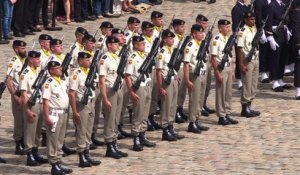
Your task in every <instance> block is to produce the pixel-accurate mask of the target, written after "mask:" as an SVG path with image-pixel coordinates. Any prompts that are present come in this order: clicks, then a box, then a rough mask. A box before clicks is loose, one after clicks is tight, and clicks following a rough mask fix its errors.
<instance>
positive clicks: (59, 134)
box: [46, 112, 68, 164]
mask: <svg viewBox="0 0 300 175" xmlns="http://www.w3.org/2000/svg"><path fill="white" fill-rule="evenodd" d="M67 115H68V114H67V112H65V113H63V114H58V117H59V119H58V122H57V125H56V129H55V132H51V128H49V126H48V125H47V124H46V132H47V154H48V160H49V163H50V164H53V163H56V162H58V161H60V160H61V158H62V155H63V151H62V146H63V143H64V140H65V134H66V128H67V119H68V117H67Z"/></svg>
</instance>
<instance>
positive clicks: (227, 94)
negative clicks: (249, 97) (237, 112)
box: [211, 34, 232, 117]
mask: <svg viewBox="0 0 300 175" xmlns="http://www.w3.org/2000/svg"><path fill="white" fill-rule="evenodd" d="M227 40H228V37H226V38H225V37H224V36H223V35H222V34H218V35H217V36H215V38H214V39H213V42H212V47H211V54H212V55H216V56H217V58H216V59H217V62H218V64H219V63H220V62H221V60H222V58H223V55H224V53H223V50H224V47H225V45H226V43H227ZM230 64H231V58H230V57H229V61H228V62H227V63H226V64H225V67H224V70H223V71H222V73H221V75H222V77H223V85H220V84H219V83H216V113H217V116H218V117H225V116H226V114H228V115H230V114H231V96H232V70H231V67H230ZM216 82H217V81H216Z"/></svg>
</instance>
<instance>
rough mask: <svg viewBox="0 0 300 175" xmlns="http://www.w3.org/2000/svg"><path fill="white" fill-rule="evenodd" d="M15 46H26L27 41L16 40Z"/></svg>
mask: <svg viewBox="0 0 300 175" xmlns="http://www.w3.org/2000/svg"><path fill="white" fill-rule="evenodd" d="M13 46H14V47H19V46H21V47H24V46H26V43H25V42H24V41H21V40H14V42H13Z"/></svg>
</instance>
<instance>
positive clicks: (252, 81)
mask: <svg viewBox="0 0 300 175" xmlns="http://www.w3.org/2000/svg"><path fill="white" fill-rule="evenodd" d="M247 68H248V71H247V72H246V74H241V76H242V82H243V87H242V93H241V103H242V104H248V103H249V102H251V101H252V100H253V99H254V98H255V95H256V90H257V84H258V74H259V60H258V58H257V59H255V60H252V61H251V62H250V63H249V64H248V65H247Z"/></svg>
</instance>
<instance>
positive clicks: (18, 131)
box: [11, 96, 25, 141]
mask: <svg viewBox="0 0 300 175" xmlns="http://www.w3.org/2000/svg"><path fill="white" fill-rule="evenodd" d="M11 106H12V113H13V116H14V133H13V138H14V140H15V141H20V140H22V139H23V137H24V118H25V117H24V111H23V107H22V106H21V105H18V104H17V102H16V101H15V100H14V98H13V96H11Z"/></svg>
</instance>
